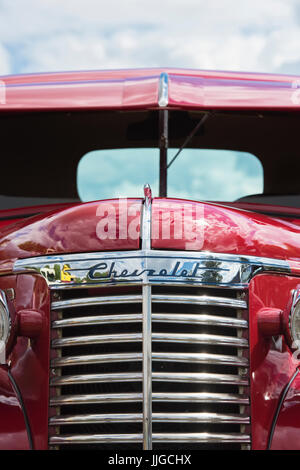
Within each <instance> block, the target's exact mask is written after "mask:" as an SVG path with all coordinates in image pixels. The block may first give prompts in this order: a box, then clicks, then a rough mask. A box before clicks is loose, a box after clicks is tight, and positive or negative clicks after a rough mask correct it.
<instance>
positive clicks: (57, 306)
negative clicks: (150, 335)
mask: <svg viewBox="0 0 300 470" xmlns="http://www.w3.org/2000/svg"><path fill="white" fill-rule="evenodd" d="M142 299H143V297H142V295H110V296H107V297H86V298H82V299H69V300H60V301H56V302H52V304H51V310H62V309H65V308H74V307H89V306H92V305H109V304H123V303H127V304H136V303H139V302H142Z"/></svg>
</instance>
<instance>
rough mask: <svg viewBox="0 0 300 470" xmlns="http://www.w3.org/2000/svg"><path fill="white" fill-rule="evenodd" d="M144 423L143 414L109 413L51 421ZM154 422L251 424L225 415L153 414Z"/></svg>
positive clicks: (240, 417)
mask: <svg viewBox="0 0 300 470" xmlns="http://www.w3.org/2000/svg"><path fill="white" fill-rule="evenodd" d="M142 421H143V415H142V413H115V414H113V413H109V414H82V415H64V416H53V417H52V418H50V419H49V424H50V425H51V426H64V425H66V424H81V423H87V424H92V423H94V424H100V423H123V422H126V423H138V422H142ZM152 421H153V422H156V423H162V422H167V423H168V422H173V423H211V424H249V423H250V418H249V416H243V415H234V414H228V415H227V414H223V413H205V412H203V413H153V414H152Z"/></svg>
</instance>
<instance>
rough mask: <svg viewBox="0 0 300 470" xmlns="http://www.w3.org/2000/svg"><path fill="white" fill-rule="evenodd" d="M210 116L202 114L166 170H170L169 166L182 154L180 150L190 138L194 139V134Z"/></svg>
mask: <svg viewBox="0 0 300 470" xmlns="http://www.w3.org/2000/svg"><path fill="white" fill-rule="evenodd" d="M209 116H210V113H207V114H204V116H203V117H202V118H201V119H200V121H199V122H198V124H197V125H196V127H195V128H194V129H193V130H192V132H191V133H190V134H189V135H188V136H187V138H186V139H185V141H184V142H183V144H182V146H181V147H180V149H179V150H178V151H177V153H176V155H175V156H174V157H173V158H172V160H171V161H170V163H168V165H167V169H168V168H170V166H171V165H172V163H174V161H175V160H176V158H177V157H178V155H179V154H180V153H181V152H182V150H183V149H184V148H185V147H186V146H187V144H188V143H189V142H190V141H191V140H192V138H193V137H194V135H195V134H196V132H197V131H198V130H199V129H200V128H201V127H202V126H203V124H204V123H205V121H206V120H207V119H208V117H209Z"/></svg>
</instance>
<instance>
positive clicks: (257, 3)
mask: <svg viewBox="0 0 300 470" xmlns="http://www.w3.org/2000/svg"><path fill="white" fill-rule="evenodd" d="M299 13H300V12H299V6H298V0H264V1H261V0H252V1H251V0H244V1H243V2H241V1H238V0H211V1H210V2H207V1H206V0H185V1H184V2H183V1H182V0H152V1H151V2H150V1H146V0H127V1H126V2H124V1H123V0H110V1H109V2H105V5H103V2H99V1H98V0H85V2H84V3H83V2H82V0H64V2H61V0H43V2H41V1H39V0H27V1H26V2H24V1H23V0H14V1H13V2H12V1H11V0H0V73H2V74H3V73H7V71H9V70H13V71H15V72H17V73H21V72H39V71H47V70H49V71H54V70H74V69H76V70H80V69H96V68H98V69H104V68H123V67H155V66H175V67H189V68H194V67H195V68H204V69H205V68H206V69H227V70H248V71H264V72H276V71H281V72H282V71H283V72H284V71H285V66H286V68H287V71H288V70H289V69H291V67H292V66H293V65H294V69H295V70H296V71H297V70H298V68H299V74H300V53H299V47H298V45H299V39H300V29H299ZM4 45H5V47H4ZM2 50H4V52H2ZM7 50H8V51H9V53H10V57H9V58H8V57H7V52H5V51H7ZM10 63H11V64H12V65H11V66H10Z"/></svg>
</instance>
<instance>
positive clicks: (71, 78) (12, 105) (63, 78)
mask: <svg viewBox="0 0 300 470" xmlns="http://www.w3.org/2000/svg"><path fill="white" fill-rule="evenodd" d="M163 72H166V73H168V75H169V107H175V108H178V109H187V108H188V109H191V108H197V109H201V108H210V109H218V108H222V109H243V110H245V109H254V108H256V109H260V110H262V109H289V110H291V109H294V110H297V109H299V106H300V104H295V103H293V101H292V96H293V93H294V92H295V88H293V84H294V83H295V82H296V81H297V77H295V76H286V75H281V76H280V75H269V74H251V73H228V72H208V71H201V70H200V71H199V70H181V69H172V68H165V69H141V70H111V71H95V72H74V73H70V72H69V73H68V72H67V73H57V74H39V75H20V76H12V77H2V78H1V85H3V83H4V84H5V85H6V86H5V90H6V99H5V103H4V104H1V105H0V107H1V109H2V110H3V111H12V110H23V111H32V110H51V109H52V110H62V109H65V110H70V109H81V110H84V109H132V108H143V109H147V108H153V107H158V90H159V77H160V74H161V73H163ZM2 101H3V100H2Z"/></svg>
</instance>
